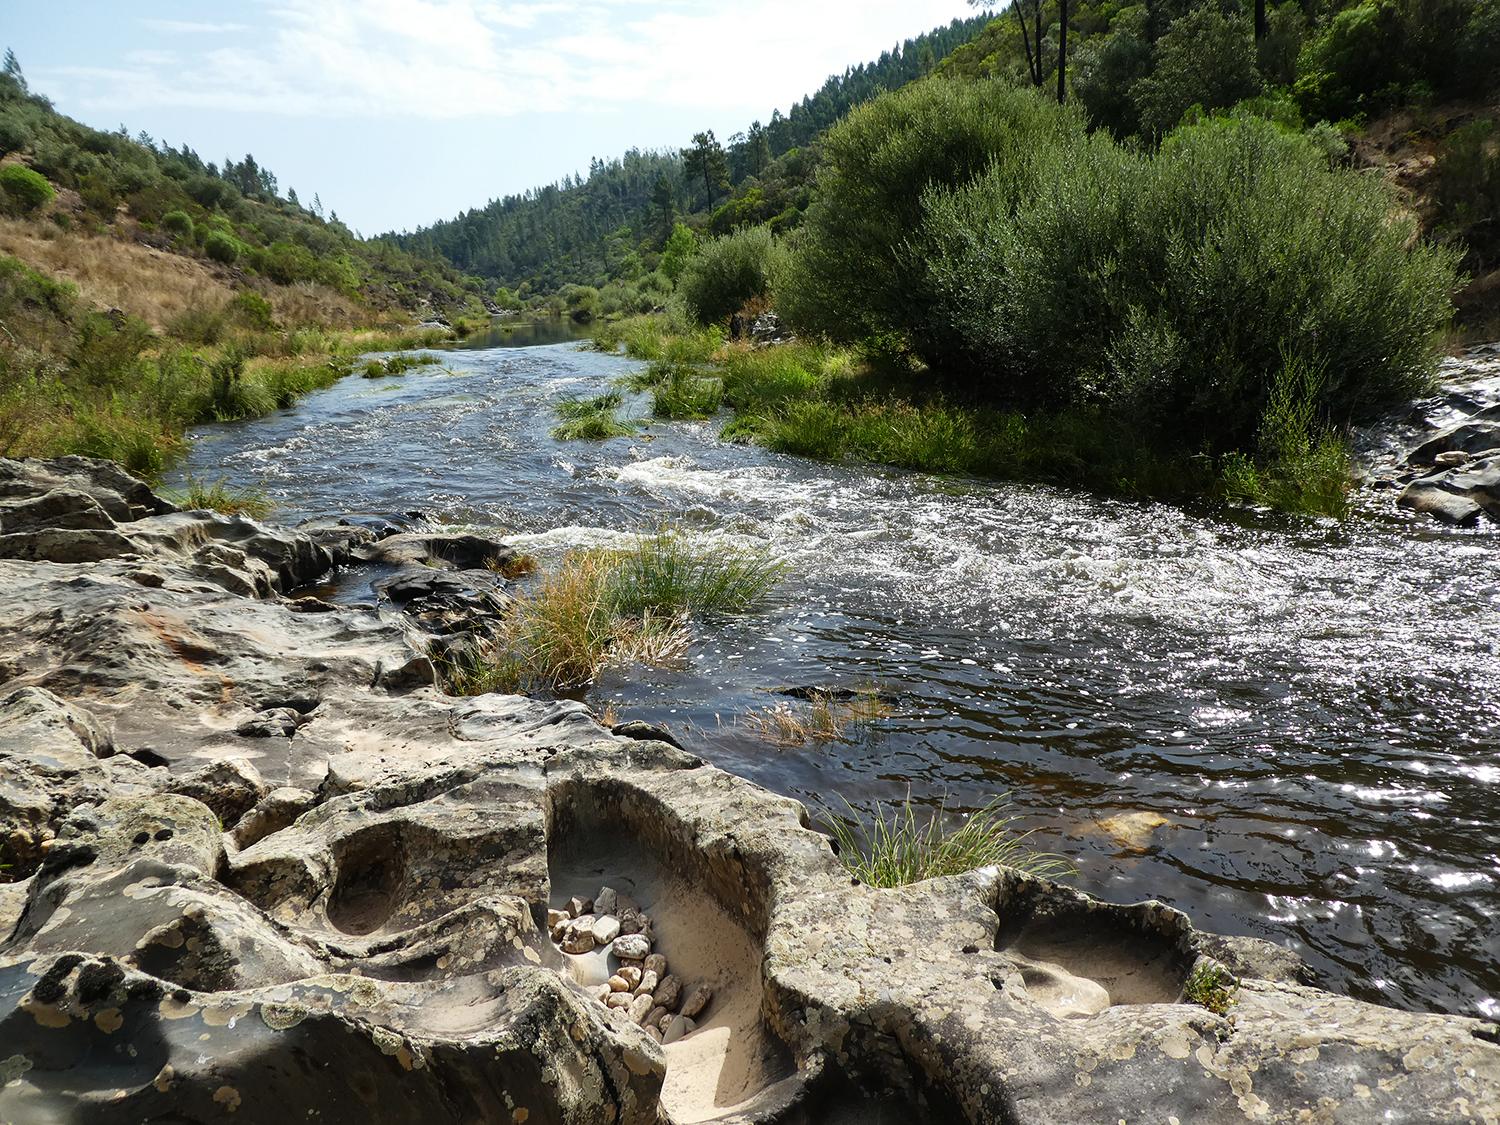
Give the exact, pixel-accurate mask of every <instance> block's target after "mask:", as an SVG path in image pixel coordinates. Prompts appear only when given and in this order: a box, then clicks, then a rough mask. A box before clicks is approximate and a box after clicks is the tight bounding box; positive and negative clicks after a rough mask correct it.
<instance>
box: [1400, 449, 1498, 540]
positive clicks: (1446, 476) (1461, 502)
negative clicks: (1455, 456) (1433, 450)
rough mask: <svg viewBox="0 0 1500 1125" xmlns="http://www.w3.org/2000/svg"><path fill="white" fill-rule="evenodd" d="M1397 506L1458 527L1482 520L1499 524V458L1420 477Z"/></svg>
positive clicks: (1486, 459)
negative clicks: (1486, 519) (1423, 513)
mask: <svg viewBox="0 0 1500 1125" xmlns="http://www.w3.org/2000/svg"><path fill="white" fill-rule="evenodd" d="M1397 503H1398V504H1399V505H1400V506H1401V507H1403V508H1408V509H1410V510H1412V511H1415V512H1425V513H1426V514H1428V515H1430V516H1433V517H1435V518H1436V519H1438V520H1441V521H1442V522H1443V523H1448V524H1454V525H1456V526H1460V527H1473V526H1474V525H1475V524H1477V523H1479V522H1480V520H1481V519H1484V518H1488V519H1490V520H1494V521H1496V522H1500V456H1494V457H1484V458H1479V459H1476V460H1472V461H1469V462H1467V463H1465V464H1464V465H1462V466H1460V467H1458V468H1454V469H1446V470H1443V471H1441V472H1437V473H1432V474H1428V475H1427V476H1423V477H1420V478H1418V479H1417V480H1414V481H1412V482H1411V483H1410V484H1409V485H1407V486H1406V489H1405V491H1403V492H1402V493H1401V496H1400V498H1399V499H1398V500H1397Z"/></svg>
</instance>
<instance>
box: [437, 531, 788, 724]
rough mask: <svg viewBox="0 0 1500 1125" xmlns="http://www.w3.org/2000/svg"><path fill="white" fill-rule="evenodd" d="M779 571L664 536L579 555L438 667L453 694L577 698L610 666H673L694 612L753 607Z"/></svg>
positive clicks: (756, 557)
mask: <svg viewBox="0 0 1500 1125" xmlns="http://www.w3.org/2000/svg"><path fill="white" fill-rule="evenodd" d="M782 572H783V568H782V566H781V565H780V564H778V563H775V562H773V561H771V560H770V559H769V558H768V557H767V556H765V555H764V554H762V553H760V552H756V551H749V550H733V551H719V552H707V551H700V550H695V549H693V548H691V547H690V546H688V544H687V543H686V541H685V540H684V539H683V538H682V537H681V536H680V535H679V534H678V533H676V532H671V531H663V532H661V533H659V534H657V535H655V536H651V537H648V538H646V539H643V540H642V541H641V542H640V544H639V545H638V546H636V547H635V548H633V549H630V550H623V551H622V550H589V551H574V552H572V553H571V554H569V555H568V556H567V557H566V558H564V559H563V561H562V563H561V564H560V565H559V566H557V567H556V568H554V569H553V570H552V571H550V572H548V573H546V574H544V575H542V576H541V577H540V579H539V580H538V581H537V583H536V585H535V586H534V587H533V588H532V589H531V590H529V591H527V592H526V593H524V594H523V595H521V596H520V597H518V598H517V599H516V601H515V603H514V605H513V606H512V609H511V612H510V614H509V616H508V617H507V618H506V620H505V622H504V625H503V628H502V630H501V635H500V636H499V637H498V638H497V639H496V640H495V641H494V642H493V643H492V644H491V645H489V646H488V647H487V648H485V649H484V650H482V651H479V652H471V653H469V654H467V655H466V656H463V657H461V658H458V659H444V660H441V661H439V665H440V670H441V672H442V675H443V680H444V683H445V684H446V686H447V689H448V690H449V691H450V692H452V693H453V694H455V695H482V694H486V693H489V692H563V693H566V692H574V691H578V690H581V689H583V688H586V687H587V686H588V685H589V684H591V683H593V682H594V680H595V679H596V678H597V677H598V675H599V672H600V670H601V669H603V668H604V667H605V666H606V665H609V664H622V663H633V662H634V663H644V664H652V665H656V664H667V663H671V662H673V661H676V660H679V659H681V658H682V657H683V656H684V655H685V654H686V652H687V649H688V647H689V645H690V644H691V641H692V635H691V633H690V632H689V628H688V616H689V614H699V613H701V614H714V613H743V612H746V611H748V610H749V609H752V608H754V607H755V606H756V605H758V604H759V603H760V602H761V600H762V599H763V598H764V596H765V594H766V593H767V592H768V590H769V589H770V588H771V586H772V585H774V584H775V582H776V581H778V580H779V579H780V577H781V574H782Z"/></svg>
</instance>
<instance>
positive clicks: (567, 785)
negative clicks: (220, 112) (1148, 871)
mask: <svg viewBox="0 0 1500 1125" xmlns="http://www.w3.org/2000/svg"><path fill="white" fill-rule="evenodd" d="M42 500H45V503H40V502H39V501H42ZM17 507H19V508H21V509H23V510H22V514H21V515H19V516H18V515H16V514H15V513H14V509H15V508H17ZM80 525H81V526H80ZM374 534H375V533H373V532H369V531H366V532H363V533H361V532H359V531H358V530H356V529H351V528H349V527H347V526H346V527H327V528H321V529H319V528H314V529H304V530H300V531H287V530H283V529H277V528H274V527H265V526H261V525H259V524H255V523H253V522H252V521H248V520H226V519H225V518H224V517H216V516H210V515H208V514H206V513H180V512H175V511H172V510H171V508H170V505H166V504H165V503H164V502H163V501H161V500H160V498H158V497H155V496H154V495H152V494H151V493H150V492H149V490H146V489H145V488H144V486H141V485H139V482H131V481H128V480H124V479H122V478H121V477H120V476H119V475H118V473H117V472H115V471H113V470H110V469H108V468H107V467H103V466H99V465H96V464H92V463H88V462H82V461H77V460H68V461H63V462H55V463H49V464H37V463H16V462H4V461H0V546H3V547H4V550H3V552H0V554H3V556H4V557H0V598H3V599H4V604H7V605H10V606H13V607H16V609H17V612H16V613H15V614H13V615H12V616H11V617H10V618H9V619H7V620H6V622H5V623H4V625H3V637H0V640H3V642H4V645H5V652H6V654H7V655H6V658H5V659H6V665H5V683H4V685H3V687H0V838H3V841H4V846H5V848H6V854H7V855H13V856H15V857H17V858H16V865H15V867H14V868H13V869H12V873H11V881H10V882H7V883H4V884H0V1045H3V1046H0V1120H15V1121H26V1122H54V1121H56V1122H110V1123H113V1122H121V1123H124V1122H131V1123H133V1122H139V1121H148V1120H152V1121H156V1120H159V1121H185V1122H208V1121H216V1122H217V1121H222V1120H226V1119H233V1120H236V1121H241V1120H243V1121H252V1122H260V1121H265V1122H274V1123H277V1125H280V1123H283V1122H285V1121H287V1120H308V1119H312V1120H325V1121H343V1120H358V1119H361V1118H368V1119H372V1120H380V1121H382V1122H385V1121H393V1122H408V1121H409V1122H422V1123H424V1125H430V1123H433V1122H473V1121H499V1122H505V1121H510V1122H532V1123H536V1122H549V1123H550V1122H565V1123H570V1125H574V1123H576V1125H593V1123H596V1122H622V1123H631V1125H634V1123H640V1125H647V1123H651V1125H660V1123H662V1122H669V1121H670V1122H679V1123H686V1122H701V1121H710V1120H713V1121H725V1122H745V1123H748V1122H762V1123H766V1125H770V1123H772V1122H778V1123H780V1122H785V1123H799V1125H800V1123H813V1122H818V1123H828V1122H833V1123H844V1122H856V1121H860V1122H864V1121H889V1122H896V1121H901V1122H931V1123H937V1122H944V1123H946V1122H953V1121H969V1122H997V1123H998V1122H1004V1123H1006V1125H1011V1123H1028V1122H1039V1123H1040V1122H1058V1121H1068V1122H1093V1121H1100V1122H1117V1121H1119V1120H1121V1119H1125V1120H1161V1121H1166V1120H1170V1119H1171V1118H1173V1117H1175V1118H1177V1119H1178V1120H1179V1121H1184V1122H1186V1121H1193V1122H1201V1121H1210V1122H1212V1121H1240V1120H1256V1121H1277V1122H1293V1121H1303V1120H1325V1121H1335V1122H1363V1121H1369V1120H1381V1119H1385V1120H1421V1121H1440V1122H1461V1121H1462V1122H1470V1121H1474V1122H1484V1121H1494V1120H1497V1119H1500V1030H1497V1029H1496V1028H1495V1027H1494V1025H1491V1024H1486V1023H1484V1022H1481V1021H1477V1020H1471V1019H1464V1018H1459V1017H1450V1016H1434V1015H1420V1014H1413V1013H1406V1012H1400V1011H1395V1010H1392V1009H1388V1008H1383V1007H1379V1006H1375V1005H1371V1004H1367V1003H1363V1002H1360V1001H1357V1000H1352V999H1349V998H1346V997H1342V996H1339V995H1336V994H1333V993H1330V992H1326V991H1322V990H1320V989H1318V988H1316V987H1313V986H1312V985H1311V984H1309V983H1307V978H1306V975H1305V970H1304V969H1303V967H1302V966H1301V965H1300V964H1299V963H1298V962H1297V961H1296V959H1295V958H1292V957H1289V956H1288V955H1287V954H1286V953H1285V951H1283V950H1281V949H1279V948H1276V947H1272V946H1268V945H1266V944H1265V943H1262V942H1258V941H1255V940H1253V939H1248V938H1223V937H1218V936H1215V935H1213V934H1209V933H1204V932H1202V931H1200V930H1198V929H1196V928H1195V927H1194V926H1193V925H1192V922H1191V920H1190V919H1188V918H1187V917H1186V916H1185V915H1183V914H1181V913H1179V912H1177V911H1175V910H1172V909H1170V908H1168V907H1166V906H1163V905H1161V904H1160V903H1146V904H1140V905H1135V906H1113V905H1109V904H1106V903H1102V902H1099V901H1097V900H1095V899H1092V898H1090V897H1089V896H1086V895H1083V894H1080V893H1079V892H1077V891H1074V890H1070V889H1068V888H1065V887H1060V886H1057V885H1056V884H1052V883H1047V882H1043V881H1038V880H1034V879H1029V878H1027V877H1025V876H1022V875H1019V874H1018V873H1016V872H1013V871H1009V870H1006V869H989V870H983V871H976V872H971V873H969V874H968V875H964V876H960V877H955V878H950V879H943V880H935V881H932V882H928V883H923V884H918V885H915V886H912V887H906V888H901V889H898V890H872V889H870V888H867V887H863V886H860V885H857V884H854V883H852V882H851V880H850V879H849V877H848V875H847V873H846V872H845V870H844V869H843V867H842V866H841V865H840V864H839V862H838V860H837V859H836V858H835V857H834V855H833V854H832V852H831V850H830V847H829V844H828V841H827V839H826V838H825V837H823V836H822V835H820V834H819V833H817V832H814V831H812V830H810V829H809V828H808V826H807V816H806V813H805V811H804V810H803V808H802V807H801V806H800V805H799V804H797V803H796V802H794V801H792V800H789V799H787V798H784V797H779V796H776V795H774V794H772V793H770V792H768V791H766V790H764V789H762V788H760V787H758V786H756V785H754V784H752V783H750V782H748V781H746V780H743V779H741V778H738V777H735V776H733V775H732V774H729V773H726V772H724V771H722V770H719V769H716V768H714V767H712V766H710V765H708V764H706V763H705V762H703V761H702V760H701V759H699V758H697V757H695V756H693V755H691V754H689V753H686V752H684V751H682V750H680V749H677V748H675V747H673V746H670V745H668V744H666V743H664V742H661V741H654V740H651V739H650V738H649V737H646V738H644V739H642V738H625V737H618V736H615V735H613V734H611V733H610V731H609V730H607V729H605V728H604V727H602V726H600V725H599V723H597V722H596V721H595V720H594V718H593V717H592V716H591V715H590V714H589V713H588V712H587V711H586V710H585V709H584V708H582V707H581V706H580V705H578V704H573V703H541V702H537V701H532V700H526V699H519V698H514V697H505V696H487V697H481V698H477V699H463V700H460V699H452V698H447V697H444V696H443V695H441V694H440V693H439V692H438V690H437V689H436V687H435V684H434V675H433V668H432V665H431V663H430V661H429V660H428V659H427V658H426V657H425V656H424V655H422V653H423V652H424V651H425V650H426V647H427V645H428V644H429V643H430V640H431V638H432V637H434V636H437V635H441V636H444V637H448V638H450V639H461V638H462V636H463V635H464V634H465V633H466V632H473V631H476V630H482V629H484V628H486V627H487V622H489V621H492V615H493V613H494V612H495V605H496V600H495V599H497V598H502V595H503V593H504V591H503V590H498V591H497V589H496V588H495V587H494V586H493V584H491V585H490V586H488V587H485V588H481V587H480V586H479V582H480V578H479V577H478V576H477V575H476V576H474V577H473V578H466V577H465V575H466V574H468V573H469V571H468V569H466V567H465V565H464V563H465V562H466V561H472V559H471V556H469V555H468V554H463V555H462V557H459V555H458V554H455V551H456V549H457V547H458V546H459V545H457V544H451V543H449V544H438V543H435V542H426V543H425V545H422V544H414V543H411V542H407V543H405V544H398V546H400V548H401V550H403V551H407V552H416V553H418V554H421V555H422V557H423V558H424V559H425V560H426V565H427V566H428V567H429V568H430V569H432V570H434V571H436V572H439V573H441V574H443V575H445V576H446V579H445V581H446V582H447V583H448V584H450V585H451V586H452V587H453V588H445V589H444V590H442V591H437V590H436V588H435V587H432V586H429V587H428V590H429V593H428V594H425V595H422V596H421V597H413V598H412V599H411V602H412V603H415V606H414V609H413V611H412V612H410V613H407V612H406V611H405V610H402V611H399V612H398V613H397V614H396V615H392V614H390V613H384V612H373V611H371V610H368V609H365V608H361V607H340V606H331V605H328V604H326V603H322V602H316V603H308V602H305V601H301V600H297V599H293V598H288V597H287V596H286V595H285V593H284V591H286V590H289V589H293V588H296V587H298V586H301V585H304V584H305V583H307V582H309V581H315V580H316V579H317V578H318V576H319V575H320V574H321V573H323V572H324V571H326V570H327V568H329V567H332V566H335V565H338V564H339V562H340V561H341V560H348V559H349V558H351V557H353V554H354V553H355V552H366V553H368V548H370V546H371V542H372V538H373V536H374ZM440 547H442V548H445V549H439V548H440ZM470 547H475V545H474V544H468V545H467V547H466V548H465V550H467V549H468V548H470ZM446 548H453V549H452V550H446ZM392 549H394V548H392ZM490 549H493V550H494V551H499V550H502V549H503V545H501V544H494V545H492V547H491V548H484V549H481V550H480V556H481V557H482V556H483V554H484V552H485V550H490ZM445 550H446V553H445ZM439 594H441V599H438V595H439ZM435 599H437V600H435ZM455 599H456V600H455ZM502 600H503V598H502ZM436 630H441V633H440V634H439V633H438V632H435V631H436ZM454 643H457V640H455V642H454ZM634 733H636V734H643V733H648V732H642V731H639V730H637V731H635V732H634ZM603 886H610V887H614V888H620V889H623V890H625V891H626V893H628V894H629V895H630V896H631V897H633V898H634V899H635V900H636V901H637V903H638V905H639V906H640V907H641V908H642V909H643V910H644V911H645V912H646V913H648V914H649V915H650V918H651V920H652V927H653V930H654V938H653V940H654V941H656V942H658V943H659V946H658V948H659V949H660V950H661V951H662V953H663V954H664V955H665V956H667V957H668V958H669V959H670V964H671V967H672V969H673V971H674V972H678V973H681V975H682V977H683V979H684V980H685V981H690V982H692V983H695V984H703V985H706V986H708V987H709V988H711V989H712V992H713V1001H712V1004H711V1006H709V1007H707V1008H705V1009H704V1010H703V1011H704V1014H705V1019H704V1020H703V1021H702V1023H701V1025H700V1026H697V1027H695V1029H694V1030H693V1031H692V1033H691V1034H689V1035H686V1036H684V1037H683V1038H680V1039H677V1040H675V1041H674V1042H673V1043H671V1044H665V1045H664V1044H661V1043H658V1042H656V1040H655V1039H654V1037H653V1036H651V1035H650V1034H648V1033H647V1032H646V1031H645V1030H644V1029H643V1028H642V1027H641V1026H640V1025H639V1024H638V1023H636V1022H634V1021H632V1020H629V1019H622V1018H620V1017H619V1016H618V1015H611V1014H610V1012H611V1009H609V1008H607V1007H606V1006H605V1005H603V1004H601V1003H600V1002H599V1001H598V999H597V998H596V996H595V995H593V994H591V993H590V992H589V991H588V987H589V986H588V985H586V984H584V983H583V982H582V981H580V979H579V977H580V976H582V977H583V978H584V980H588V979H592V978H591V977H590V976H589V974H588V973H586V972H584V973H580V972H579V971H577V968H578V967H577V965H576V964H570V958H568V957H567V956H566V955H564V954H563V953H561V952H560V951H559V950H558V949H557V947H556V946H554V945H553V943H552V941H551V937H550V934H549V931H548V928H547V922H548V910H549V909H555V908H557V907H558V906H559V905H560V904H562V903H565V902H566V901H567V900H568V899H570V898H572V897H574V896H583V895H588V896H593V895H595V894H596V893H597V892H598V891H599V890H600V888H601V887H603ZM1204 965H1211V966H1214V967H1217V969H1219V970H1222V972H1223V973H1224V974H1225V977H1224V979H1226V980H1227V981H1228V982H1229V985H1230V988H1231V990H1232V998H1231V1002H1229V1003H1228V1004H1227V1005H1224V1006H1222V1010H1209V1008H1207V1007H1204V1006H1202V1005H1200V1004H1197V1003H1192V1002H1190V998H1189V997H1188V996H1187V995H1186V990H1185V989H1184V987H1183V982H1184V980H1185V979H1186V976H1185V974H1187V973H1190V972H1193V971H1195V970H1197V969H1198V968H1200V967H1202V966H1204ZM599 968H600V969H601V970H614V969H616V968H618V965H612V964H610V963H609V962H608V960H606V961H605V963H604V964H603V965H602V966H599ZM593 987H594V988H596V989H597V987H598V985H597V984H595V985H593ZM617 1010H618V1009H616V1011H617ZM231 1115H232V1118H231Z"/></svg>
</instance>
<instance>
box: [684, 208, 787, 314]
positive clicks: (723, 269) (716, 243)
mask: <svg viewBox="0 0 1500 1125" xmlns="http://www.w3.org/2000/svg"><path fill="white" fill-rule="evenodd" d="M781 258H782V249H781V245H780V244H779V243H778V242H777V241H776V240H775V237H774V236H773V235H772V234H771V232H770V230H769V229H768V228H766V227H746V228H745V229H743V230H738V231H735V232H734V233H733V234H726V235H724V236H723V237H722V238H715V239H713V240H711V241H709V242H707V243H705V244H704V245H703V247H702V249H700V250H699V251H698V253H697V254H695V255H693V257H692V258H690V259H689V260H688V263H687V267H686V268H685V269H684V270H683V272H682V277H681V279H680V280H679V282H678V285H677V288H678V292H679V293H680V294H681V295H682V300H683V303H684V304H685V305H686V306H687V310H688V312H689V313H691V314H692V315H693V316H694V317H696V318H697V320H698V322H699V323H700V324H718V323H720V322H722V321H725V320H728V319H729V318H730V317H731V316H733V315H734V314H735V313H737V312H738V311H739V310H740V309H742V308H743V307H744V306H745V305H746V304H748V303H749V302H751V301H753V300H755V299H756V298H757V297H761V298H764V297H767V296H769V294H770V292H771V288H772V284H773V280H774V278H775V276H776V274H777V272H778V270H779V268H780V262H781Z"/></svg>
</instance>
